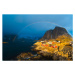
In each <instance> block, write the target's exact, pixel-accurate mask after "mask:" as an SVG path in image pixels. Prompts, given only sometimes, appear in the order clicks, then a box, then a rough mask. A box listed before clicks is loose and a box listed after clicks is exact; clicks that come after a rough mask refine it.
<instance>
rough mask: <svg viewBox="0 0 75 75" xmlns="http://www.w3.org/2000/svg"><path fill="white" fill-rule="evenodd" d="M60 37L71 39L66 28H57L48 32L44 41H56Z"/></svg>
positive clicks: (43, 38)
mask: <svg viewBox="0 0 75 75" xmlns="http://www.w3.org/2000/svg"><path fill="white" fill-rule="evenodd" d="M60 35H65V36H68V37H71V36H70V35H69V34H68V32H67V30H66V29H65V28H63V27H58V26H57V27H55V28H54V29H53V30H48V31H47V32H46V33H45V34H44V36H43V37H42V40H45V39H47V40H48V39H56V38H57V37H58V36H60Z"/></svg>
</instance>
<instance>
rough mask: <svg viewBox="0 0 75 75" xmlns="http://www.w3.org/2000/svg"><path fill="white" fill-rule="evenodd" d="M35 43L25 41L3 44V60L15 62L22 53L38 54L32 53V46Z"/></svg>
mask: <svg viewBox="0 0 75 75" xmlns="http://www.w3.org/2000/svg"><path fill="white" fill-rule="evenodd" d="M33 44H34V41H29V40H26V41H25V42H24V41H23V42H22V41H16V42H8V43H6V44H3V60H15V58H16V57H17V55H19V54H20V53H22V52H31V53H33V54H35V53H36V52H34V51H31V49H32V47H31V46H32V45H33Z"/></svg>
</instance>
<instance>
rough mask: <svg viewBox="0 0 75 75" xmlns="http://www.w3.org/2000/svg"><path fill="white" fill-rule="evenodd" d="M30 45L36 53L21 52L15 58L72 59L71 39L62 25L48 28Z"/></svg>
mask: <svg viewBox="0 0 75 75" xmlns="http://www.w3.org/2000/svg"><path fill="white" fill-rule="evenodd" d="M32 47H33V49H32V50H33V51H36V52H37V54H36V55H33V54H30V53H29V55H28V54H25V53H22V54H20V55H19V56H18V57H17V59H18V60H22V59H23V60H70V61H72V60H73V39H72V37H71V36H70V35H69V34H68V32H67V30H66V29H65V28H63V27H55V28H54V29H53V30H48V31H47V32H46V33H45V34H44V36H43V37H42V38H41V39H40V40H38V41H37V42H36V43H34V44H33V46H32ZM27 56H28V57H27ZM25 57H27V58H25ZM24 58H25V59H24Z"/></svg>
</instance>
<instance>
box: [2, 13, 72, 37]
mask: <svg viewBox="0 0 75 75" xmlns="http://www.w3.org/2000/svg"><path fill="white" fill-rule="evenodd" d="M2 17H3V34H12V33H13V34H14V33H15V34H18V33H20V34H31V35H32V34H41V33H44V32H45V31H47V30H49V29H51V28H54V27H55V26H57V25H56V24H58V25H59V26H61V27H64V28H66V29H67V31H68V32H69V34H70V35H71V36H73V15H71V14H67V15H62V14H60V15H53V14H51V15H49V14H48V15H45V14H44V15H41V14H40V15H37V14H35V15H32V14H31V15H28V14H26V15H21V14H19V15H16V14H15V15H12V14H10V15H7V14H4V15H3V16H2ZM50 22H51V23H50Z"/></svg>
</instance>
